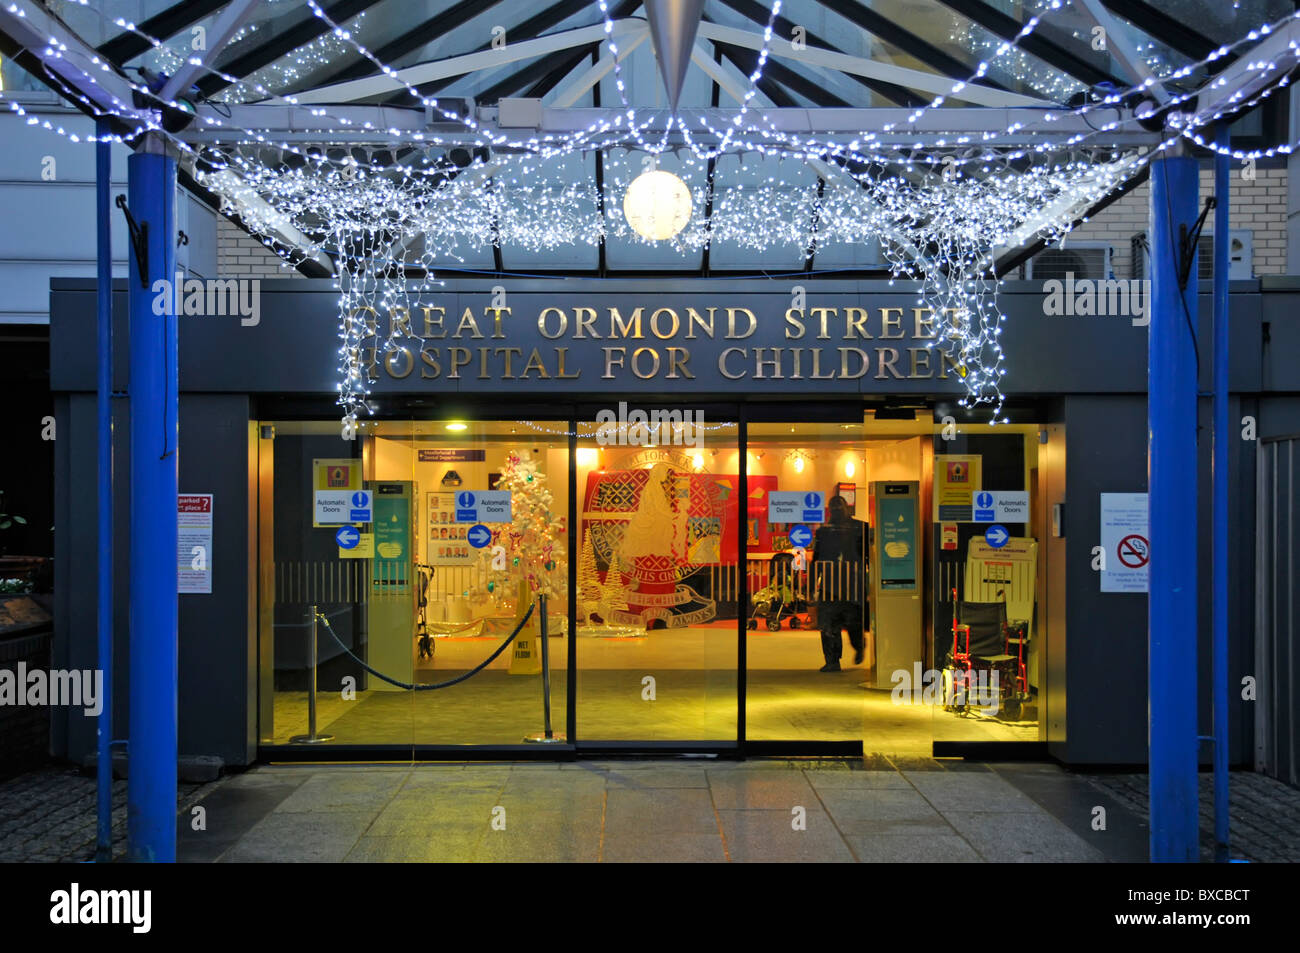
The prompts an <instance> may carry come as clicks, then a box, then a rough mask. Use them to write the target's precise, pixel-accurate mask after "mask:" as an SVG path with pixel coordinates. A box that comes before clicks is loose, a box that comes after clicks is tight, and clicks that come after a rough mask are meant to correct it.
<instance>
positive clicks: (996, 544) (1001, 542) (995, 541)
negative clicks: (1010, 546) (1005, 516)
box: [984, 523, 1011, 549]
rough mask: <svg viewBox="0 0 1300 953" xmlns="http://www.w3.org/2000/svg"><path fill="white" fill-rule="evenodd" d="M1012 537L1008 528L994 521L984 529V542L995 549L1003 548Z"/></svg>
mask: <svg viewBox="0 0 1300 953" xmlns="http://www.w3.org/2000/svg"><path fill="white" fill-rule="evenodd" d="M1010 538H1011V534H1010V533H1008V532H1007V528H1006V527H1005V526H1002V525H1000V524H998V523H994V524H993V525H992V526H990V527H989V528H988V529H986V530H985V531H984V542H986V543H988V544H989V545H990V546H992V547H993V548H994V549H1001V548H1002V547H1003V546H1005V545H1006V544H1007V540H1009V539H1010Z"/></svg>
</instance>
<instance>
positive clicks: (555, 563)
mask: <svg viewBox="0 0 1300 953" xmlns="http://www.w3.org/2000/svg"><path fill="white" fill-rule="evenodd" d="M496 489H498V490H507V491H509V493H510V515H511V522H510V523H509V524H501V525H500V526H493V527H492V529H493V530H499V533H497V536H496V538H495V539H494V540H493V544H492V545H491V546H487V547H484V548H483V549H481V550H479V561H480V566H481V572H480V578H481V579H483V580H484V583H483V586H482V588H481V589H480V594H484V593H485V594H486V596H487V598H489V599H490V600H491V601H493V602H495V603H497V604H501V603H505V602H509V601H511V600H512V599H513V598H514V595H515V592H516V591H517V590H518V588H519V581H520V580H524V581H526V582H527V583H528V589H529V591H530V592H531V593H532V594H533V596H538V595H544V596H547V597H548V598H551V599H554V598H555V597H557V596H559V595H561V594H562V593H563V592H564V582H565V574H566V572H567V564H566V563H565V558H564V529H563V522H562V521H563V516H562V515H561V514H558V513H555V512H553V510H552V505H553V504H552V499H551V491H550V489H549V488H548V486H547V483H546V474H545V473H543V472H542V471H541V470H539V469H538V468H537V464H536V463H534V462H533V461H532V460H529V459H526V458H524V457H521V456H520V455H519V454H518V453H516V452H514V451H511V452H510V453H509V455H508V456H507V457H506V465H505V468H504V469H503V470H502V472H501V479H500V480H499V481H498V483H497V485H496ZM498 546H500V547H501V548H502V549H504V550H505V553H504V558H502V554H500V553H498V552H496V549H497V547H498Z"/></svg>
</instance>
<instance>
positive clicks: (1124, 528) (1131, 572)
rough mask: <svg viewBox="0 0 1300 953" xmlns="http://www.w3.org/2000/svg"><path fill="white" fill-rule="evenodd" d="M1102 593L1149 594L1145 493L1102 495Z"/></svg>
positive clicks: (1149, 539) (1149, 541)
mask: <svg viewBox="0 0 1300 953" xmlns="http://www.w3.org/2000/svg"><path fill="white" fill-rule="evenodd" d="M1101 548H1102V551H1103V554H1104V556H1105V561H1104V562H1103V563H1102V565H1101V591H1102V592H1146V591H1147V584H1148V583H1147V580H1148V575H1147V574H1148V570H1149V568H1150V566H1151V537H1150V536H1149V535H1148V534H1147V495H1146V494H1145V493H1103V494H1101Z"/></svg>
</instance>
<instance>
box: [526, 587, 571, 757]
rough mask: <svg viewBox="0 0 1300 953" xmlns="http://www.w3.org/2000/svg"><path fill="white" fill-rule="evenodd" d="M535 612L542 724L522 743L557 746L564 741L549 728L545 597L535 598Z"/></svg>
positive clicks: (548, 660)
mask: <svg viewBox="0 0 1300 953" xmlns="http://www.w3.org/2000/svg"><path fill="white" fill-rule="evenodd" d="M533 611H535V612H540V613H541V616H542V618H541V621H540V622H538V623H537V633H538V636H537V637H538V640H539V641H540V642H541V643H542V719H543V721H542V724H543V728H542V731H541V732H538V733H534V734H531V735H529V736H528V737H527V738H525V739H524V741H527V742H531V743H534V744H545V745H550V744H558V743H560V742H563V741H564V736H563V735H557V734H556V733H555V731H554V729H552V727H551V649H550V646H549V645H548V644H547V643H548V642H549V640H550V636H549V635H548V633H547V631H546V596H545V595H539V596H538V597H537V608H536V609H534V610H533Z"/></svg>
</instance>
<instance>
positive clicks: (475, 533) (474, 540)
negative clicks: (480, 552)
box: [465, 523, 492, 549]
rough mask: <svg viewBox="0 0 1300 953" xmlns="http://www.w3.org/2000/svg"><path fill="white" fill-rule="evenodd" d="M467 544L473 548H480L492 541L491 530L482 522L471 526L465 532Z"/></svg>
mask: <svg viewBox="0 0 1300 953" xmlns="http://www.w3.org/2000/svg"><path fill="white" fill-rule="evenodd" d="M465 538H466V539H467V540H469V544H470V545H471V546H473V547H474V548H475V549H482V548H483V547H484V546H486V545H487V544H488V543H490V542H492V530H490V529H488V528H487V527H486V526H484V525H483V524H482V523H479V524H478V525H477V526H471V527H470V528H469V531H468V532H467V533H466V534H465Z"/></svg>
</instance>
